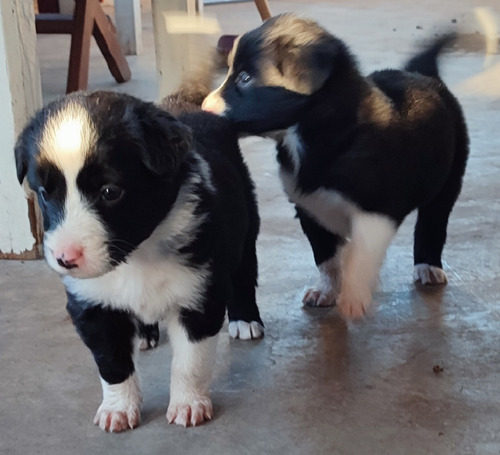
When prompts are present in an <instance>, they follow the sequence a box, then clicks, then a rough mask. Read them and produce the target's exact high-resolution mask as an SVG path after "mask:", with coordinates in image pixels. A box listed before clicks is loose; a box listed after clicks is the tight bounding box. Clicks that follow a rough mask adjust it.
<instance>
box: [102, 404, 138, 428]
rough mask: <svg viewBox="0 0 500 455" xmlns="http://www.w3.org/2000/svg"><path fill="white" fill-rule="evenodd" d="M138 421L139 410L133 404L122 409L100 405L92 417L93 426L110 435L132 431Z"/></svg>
mask: <svg viewBox="0 0 500 455" xmlns="http://www.w3.org/2000/svg"><path fill="white" fill-rule="evenodd" d="M140 421H141V410H140V409H139V406H137V405H136V404H133V403H130V404H129V405H127V406H124V407H123V409H112V408H111V407H109V406H108V405H107V404H106V403H102V404H101V406H99V409H98V410H97V413H96V415H95V417H94V424H95V425H99V427H100V428H101V430H104V431H109V432H110V433H119V432H121V431H125V430H128V429H134V428H136V427H137V426H139V423H140Z"/></svg>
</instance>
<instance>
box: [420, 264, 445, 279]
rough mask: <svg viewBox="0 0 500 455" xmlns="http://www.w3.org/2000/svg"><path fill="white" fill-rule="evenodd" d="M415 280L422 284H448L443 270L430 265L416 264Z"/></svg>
mask: <svg viewBox="0 0 500 455" xmlns="http://www.w3.org/2000/svg"><path fill="white" fill-rule="evenodd" d="M413 280H414V281H415V282H420V283H422V284H446V283H447V282H448V278H447V277H446V273H445V272H444V270H443V269H441V268H439V267H436V266H434V265H429V264H416V265H415V267H414V269H413Z"/></svg>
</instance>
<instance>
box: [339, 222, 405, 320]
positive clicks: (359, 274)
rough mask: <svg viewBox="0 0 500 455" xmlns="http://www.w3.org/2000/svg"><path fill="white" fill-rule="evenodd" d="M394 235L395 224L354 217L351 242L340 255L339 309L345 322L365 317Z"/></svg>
mask: <svg viewBox="0 0 500 455" xmlns="http://www.w3.org/2000/svg"><path fill="white" fill-rule="evenodd" d="M395 234H396V227H395V226H394V223H393V222H392V221H391V220H390V219H389V218H387V217H385V216H382V215H375V214H367V213H359V214H356V215H355V216H354V217H353V220H352V232H351V241H350V242H349V243H348V245H347V246H346V247H345V254H344V255H343V260H344V264H343V271H344V276H343V280H342V288H341V292H340V296H339V301H338V307H339V311H340V314H342V316H344V317H345V318H346V319H356V318H360V317H362V316H364V314H365V313H366V311H367V309H368V307H369V306H370V304H371V300H372V292H373V289H374V287H375V285H376V283H377V279H378V273H379V270H380V267H381V266H382V263H383V261H384V257H385V253H386V250H387V248H388V246H389V244H390V243H391V240H392V238H393V237H394V235H395Z"/></svg>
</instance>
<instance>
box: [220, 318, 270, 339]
mask: <svg viewBox="0 0 500 455" xmlns="http://www.w3.org/2000/svg"><path fill="white" fill-rule="evenodd" d="M228 330H229V335H231V338H239V339H240V340H256V339H257V338H262V337H263V336H264V327H263V326H262V325H261V324H260V323H259V322H257V321H252V322H245V321H231V322H230V323H229V325H228Z"/></svg>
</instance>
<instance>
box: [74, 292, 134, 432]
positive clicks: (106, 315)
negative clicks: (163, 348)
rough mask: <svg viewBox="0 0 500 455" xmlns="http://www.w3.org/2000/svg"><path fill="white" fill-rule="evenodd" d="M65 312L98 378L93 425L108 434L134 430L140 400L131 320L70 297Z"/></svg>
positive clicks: (115, 311)
mask: <svg viewBox="0 0 500 455" xmlns="http://www.w3.org/2000/svg"><path fill="white" fill-rule="evenodd" d="M67 310H68V312H69V314H70V316H71V319H72V320H73V323H74V325H75V327H76V330H77V331H78V333H79V335H80V337H81V338H82V340H83V342H84V343H85V344H86V345H87V347H88V348H89V349H90V350H91V352H92V354H93V356H94V359H95V362H96V363H97V367H98V369H99V373H100V376H101V385H102V394H103V400H102V403H101V405H100V406H99V409H98V410H97V413H96V415H95V418H94V423H95V424H96V425H99V426H100V427H101V428H102V429H103V430H105V431H110V432H119V431H124V430H127V429H129V428H135V427H136V426H138V425H139V421H140V406H141V401H142V400H141V393H140V389H139V382H138V379H137V376H136V374H135V367H134V360H133V353H134V337H135V334H136V323H135V321H134V318H133V317H132V316H131V315H130V314H129V313H127V312H124V311H118V310H112V309H107V308H103V307H101V306H91V305H89V303H88V302H81V301H78V300H77V299H76V298H75V297H74V296H72V295H70V294H68V305H67Z"/></svg>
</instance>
